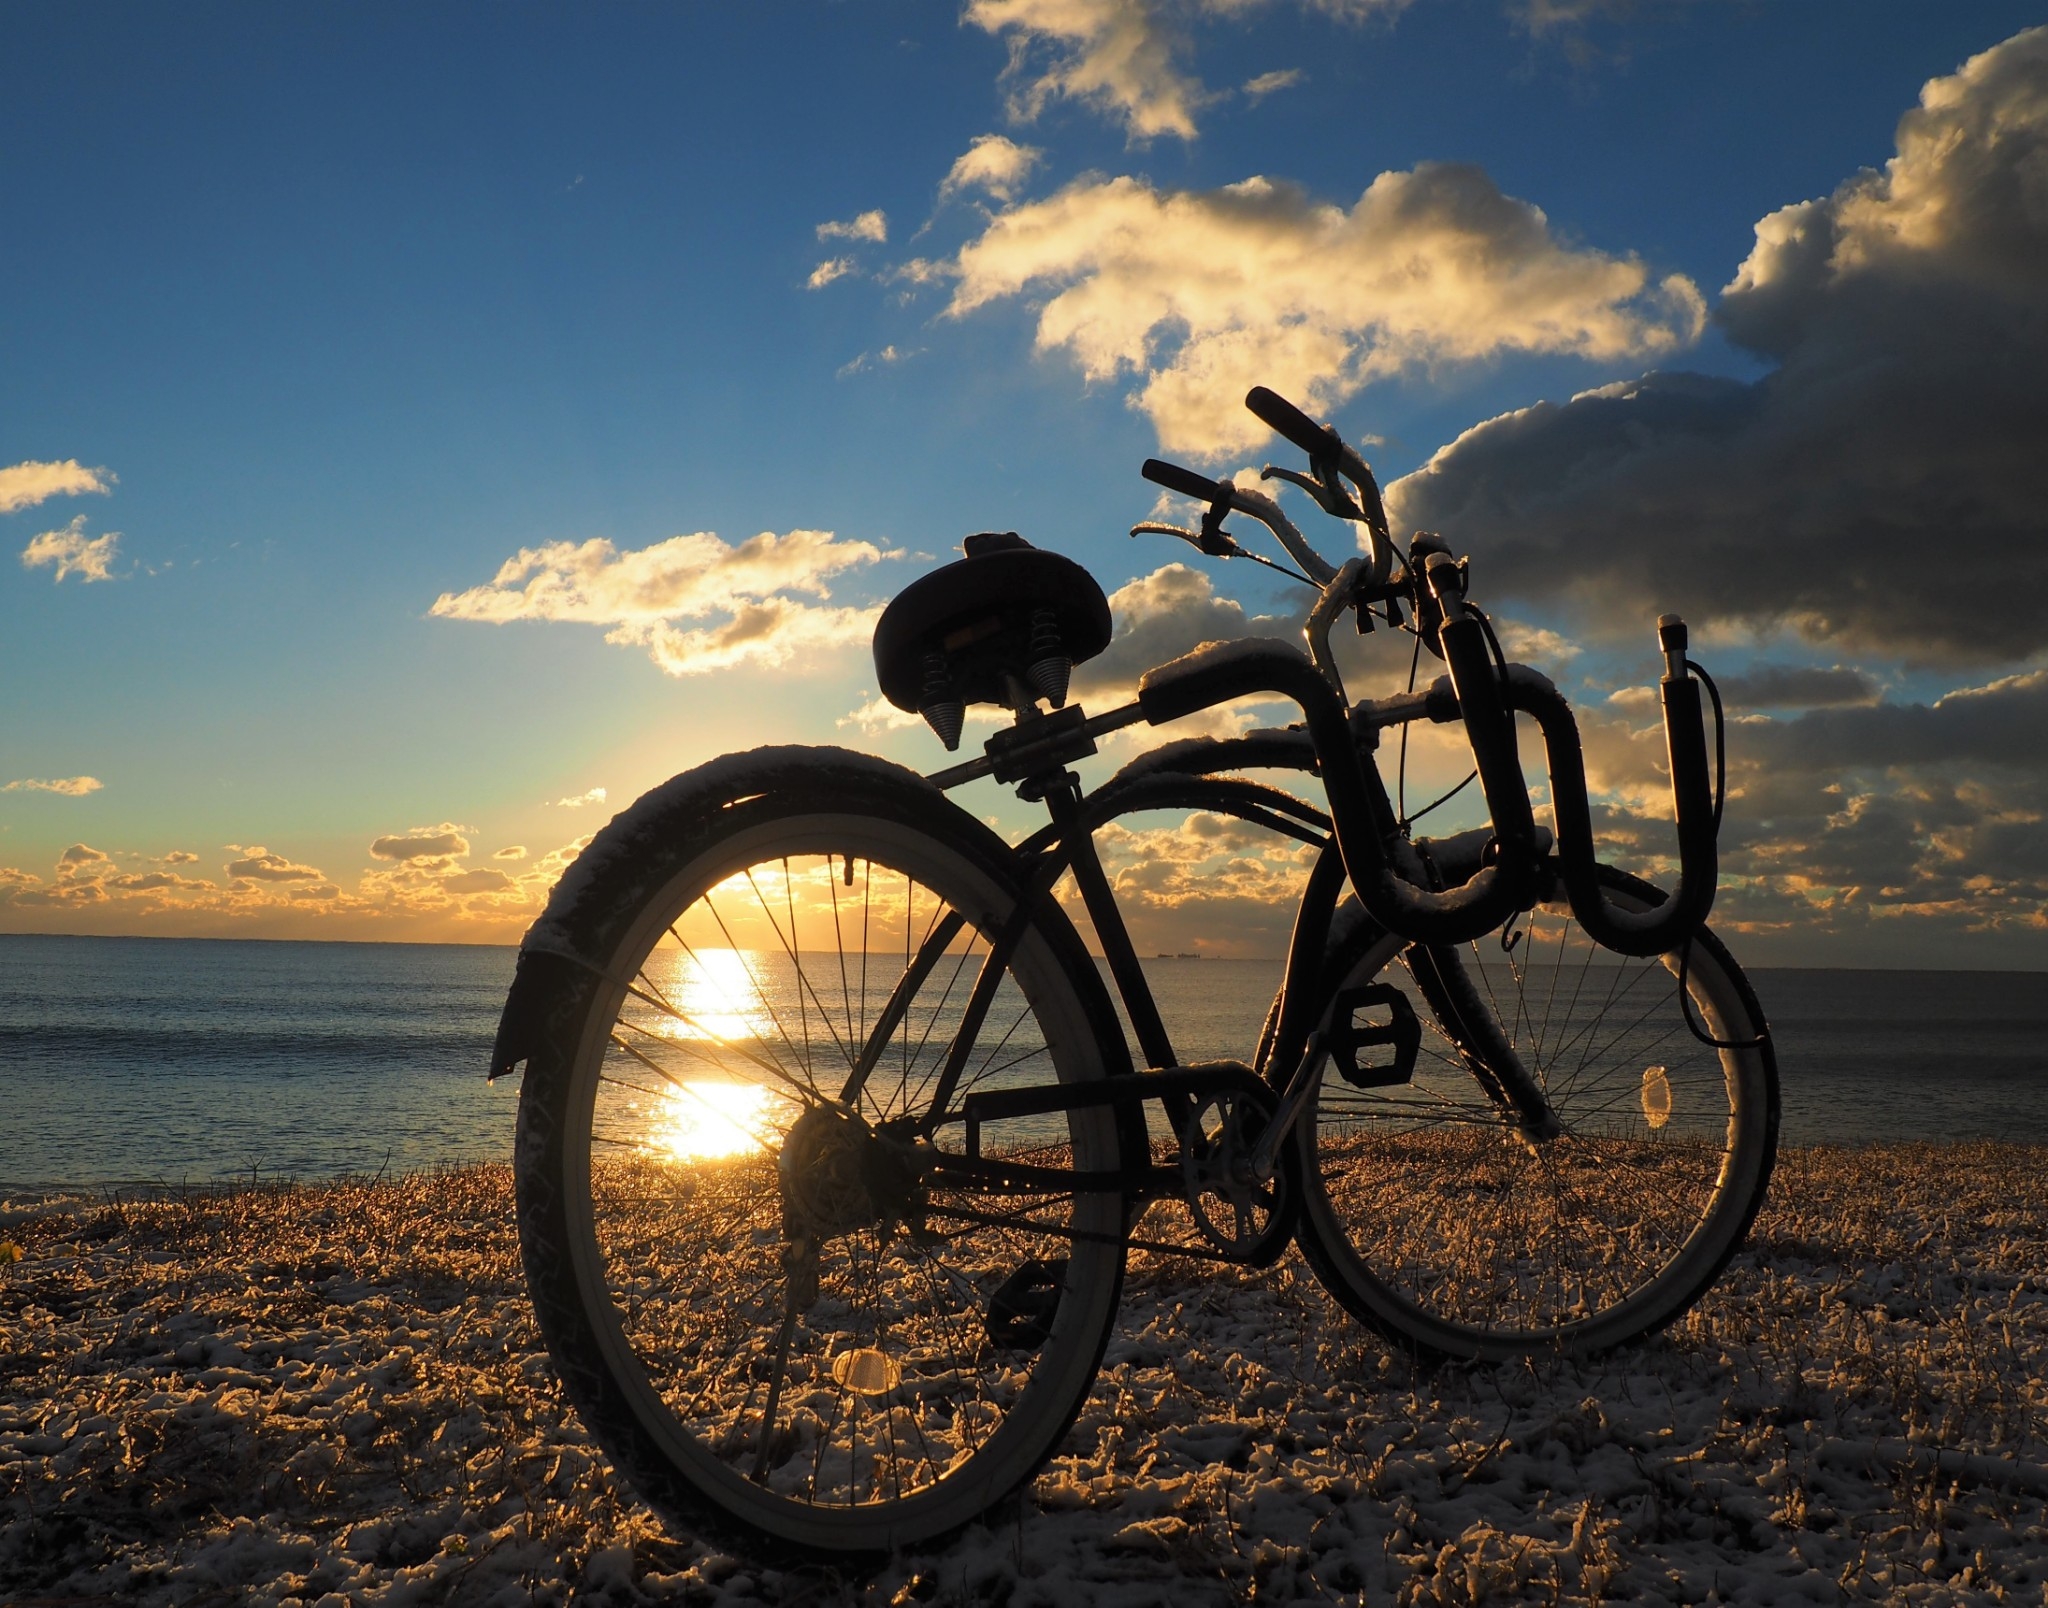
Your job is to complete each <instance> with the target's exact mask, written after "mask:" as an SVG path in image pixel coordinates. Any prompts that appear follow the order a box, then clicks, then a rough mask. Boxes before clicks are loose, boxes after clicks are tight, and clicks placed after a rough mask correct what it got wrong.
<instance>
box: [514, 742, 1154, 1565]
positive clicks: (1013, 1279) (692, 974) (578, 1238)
mask: <svg viewBox="0 0 2048 1608" xmlns="http://www.w3.org/2000/svg"><path fill="white" fill-rule="evenodd" d="M719 765H720V766H721V767H723V768H724V770H723V772H721V773H720V774H719V775H718V777H717V778H716V780H717V783H718V785H717V787H716V789H715V796H713V797H710V798H708V799H707V798H706V797H705V796H704V790H703V789H702V788H701V787H700V788H692V787H690V786H688V785H685V784H687V783H688V782H689V781H690V778H687V777H686V778H679V779H678V782H677V783H675V784H671V786H670V788H669V789H664V790H662V791H661V792H659V793H657V794H652V795H649V797H648V798H647V799H645V800H643V801H642V802H641V804H640V805H638V806H635V808H634V810H633V811H631V812H629V813H628V814H627V815H625V816H622V817H621V818H620V819H619V821H617V822H614V823H613V826H612V827H611V828H608V829H607V831H606V833H605V834H602V835H601V836H600V838H599V839H598V840H597V842H595V843H593V845H592V846H591V848H590V849H589V850H587V851H586V855H585V860H584V861H583V862H579V869H578V871H576V872H573V873H572V878H571V879H565V887H569V888H570V891H569V892H568V893H567V894H565V895H564V896H563V897H564V900H565V902H566V904H567V906H568V908H566V909H565V910H564V911H562V912H559V913H558V912H556V911H554V910H553V909H552V908H551V911H550V914H549V916H548V917H546V918H543V921H542V922H541V923H540V924H539V925H538V926H537V928H536V935H537V936H536V935H530V936H529V940H528V943H529V948H532V947H534V946H535V945H536V944H545V945H547V946H549V947H550V949H551V950H552V951H553V952H556V953H562V952H565V951H566V952H568V953H572V954H575V955H577V956H578V957H579V959H580V962H581V964H580V965H577V966H574V967H572V968H570V970H571V972H572V975H573V978H574V980H573V982H572V983H570V984H569V985H567V986H566V988H565V991H564V992H563V993H562V994H561V995H560V997H558V998H556V999H554V1000H553V1001H552V1002H550V1003H549V1004H548V1006H547V1007H546V1008H545V1009H544V1010H543V1011H541V1012H540V1019H541V1020H542V1021H543V1022H544V1026H543V1028H542V1029H541V1031H540V1032H539V1033H538V1035H537V1037H536V1040H535V1043H534V1047H533V1050H532V1053H531V1055H530V1057H529V1061H528V1070H527V1073H526V1079H525V1083H524V1085H523V1087H522V1089H521V1094H520V1112H519V1124H520V1129H519V1141H518V1159H517V1168H516V1172H517V1184H518V1198H519V1222H520V1237H521V1245H522V1249H523V1252H524V1256H525V1262H526V1269H527V1277H528V1282H529V1284H530V1286H531V1288H532V1291H533V1296H534V1301H535V1306H536V1309H537V1311H538V1314H539V1317H540V1321H541V1327H542V1330H543V1332H544V1334H545V1335H546V1338H547V1342H548V1346H549V1349H550V1352H551V1353H552V1355H553V1358H554V1360H555V1364H556V1367H557V1370H558V1372H559V1373H560V1375H561V1378H562V1381H563V1383H564V1385H565V1387H566V1388H567V1391H568V1393H569V1395H570V1397H571V1399H572V1401H573V1402H574V1403H575V1406H576V1408H577V1410H578V1412H579V1414H580V1415H581V1416H582V1418H583V1421H584V1423H585V1424H586V1426H587V1427H588V1428H589V1429H590V1430H591V1432H592V1433H593V1434H594V1435H595V1436H596V1437H597V1438H598V1440H599V1441H600V1442H602V1444H603V1445H604V1447H605V1448H606V1450H607V1451H608V1452H609V1453H610V1454H611V1456H612V1458H613V1460H614V1462H615V1463H616V1464H617V1465H618V1466H619V1467H620V1468H621V1470H622V1471H623V1472H624V1473H626V1474H627V1476H628V1477H629V1478H630V1479H631V1480H632V1482H633V1483H634V1485H635V1486H636V1487H637V1488H638V1489H639V1491H640V1492H641V1494H642V1495H643V1496H645V1497H646V1498H647V1499H648V1500H649V1501H650V1502H651V1503H652V1504H653V1505H654V1506H655V1507H656V1508H658V1509H659V1510H661V1511H662V1512H663V1513H664V1514H665V1515H667V1516H668V1517H669V1518H671V1519H672V1520H673V1521H676V1522H678V1523H679V1524H681V1525H684V1526H687V1527H688V1528H690V1529H692V1530H696V1531H699V1532H704V1531H709V1532H710V1533H712V1534H716V1535H723V1536H728V1537H733V1538H735V1539H739V1540H742V1541H745V1542H747V1543H749V1544H758V1543H759V1542H761V1541H762V1540H764V1539H765V1540H768V1541H771V1542H779V1543H784V1544H788V1545H793V1546H795V1547H797V1548H801V1549H806V1550H809V1551H813V1552H825V1553H846V1552H865V1551H871V1550H878V1549H886V1548H889V1547H894V1546H900V1545H904V1544H907V1543H912V1542H917V1541H922V1540H928V1539H930V1538H932V1537H933V1536H937V1535H941V1534H944V1533H946V1532H947V1531H950V1530H952V1529H955V1528H957V1527H958V1526H960V1525H962V1524H964V1523H966V1522H968V1521H969V1520H971V1519H973V1518H974V1517H976V1516H977V1515H978V1514H980V1513H981V1512H983V1511H984V1510H985V1509H986V1508H987V1507H989V1506H990V1505H991V1504H992V1503H994V1502H996V1501H999V1500H1000V1499H1002V1498H1003V1497H1004V1496H1006V1495H1008V1494H1009V1493H1010V1492H1012V1491H1014V1490H1015V1489H1016V1488H1017V1487H1018V1486H1019V1485H1021V1484H1022V1483H1023V1482H1024V1481H1025V1480H1027V1479H1029V1478H1030V1477H1031V1475H1032V1474H1033V1473H1034V1472H1035V1471H1036V1470H1037V1469H1038V1467H1039V1466H1040V1464H1041V1463H1042V1462H1043V1460H1044V1459H1045V1458H1046V1457H1047V1456H1048V1455H1049V1454H1050V1452H1051V1451H1052V1449H1053V1448H1054V1447H1055V1446H1056V1445H1057V1444H1058V1442H1059V1440H1060V1438H1061V1437H1062V1436H1063V1434H1064V1433H1065V1431H1066V1429H1067V1427H1068V1425H1069V1424H1071V1423H1072V1421H1073V1418H1074V1415H1075V1413H1076V1412H1077V1411H1078V1410H1079V1407H1080V1404H1081V1402H1082V1400H1083V1399H1084V1397H1085V1396H1086V1394H1087V1391H1088V1389H1089V1386H1090V1383H1091V1382H1092V1380H1093V1378H1094V1375H1095V1369H1096V1366H1097V1363H1098V1362H1099V1360H1100V1358H1101V1354H1102V1348H1103V1345H1104V1343H1105V1342H1106V1340H1107V1338H1108V1334H1109V1330H1110V1327H1111V1325H1112V1324H1113V1322H1114V1321H1115V1315H1116V1307H1117V1299H1118V1294H1119V1290H1120V1287H1121V1282H1122V1277H1123V1254H1124V1252H1123V1243H1122V1232H1123V1202H1122V1198H1121V1196H1120V1195H1119V1194H1117V1193H1115V1192H1113V1191H1111V1192H1100V1191H1098V1192H1092V1193H1077V1192H1075V1191H1073V1190H1072V1189H1070V1188H1069V1189H1064V1190H1062V1189H1059V1188H1054V1187H1046V1188H1042V1189H1038V1190H1036V1191H1035V1192H1024V1193H1010V1194H1003V1195H996V1194H990V1193H984V1192H978V1191H976V1190H975V1189H973V1188H971V1187H963V1186H962V1185H960V1184H959V1183H958V1182H957V1181H956V1182H954V1183H948V1182H947V1181H946V1180H945V1177H944V1174H943V1172H940V1173H938V1174H935V1173H934V1171H933V1168H932V1167H931V1165H930V1163H931V1161H932V1159H933V1155H934V1152H947V1151H951V1152H957V1151H958V1150H959V1147H960V1143H961V1135H962V1130H961V1127H960V1126H959V1124H958V1123H957V1121H954V1122H948V1121H946V1120H944V1119H945V1118H946V1117H947V1116H948V1114H949V1113H950V1114H954V1115H957V1111H958V1105H959V1100H960V1098H961V1097H962V1096H964V1095H965V1094H967V1093H969V1092H972V1091H974V1090H976V1089H986V1088H999V1087H1009V1086H1017V1085H1021V1084H1036V1083H1046V1082H1051V1081H1053V1080H1055V1079H1057V1080H1059V1081H1063V1082H1073V1081H1080V1080H1087V1079H1093V1078H1098V1077H1100V1076H1102V1075H1103V1072H1104V1070H1105V1068H1104V1064H1103V1051H1102V1048H1101V1042H1102V1041H1101V1038H1100V1034H1099V1029H1100V1026H1101V1023H1100V1022H1099V1020H1098V1017H1097V1013H1098V1011H1099V1010H1100V1009H1102V1008H1106V1002H1102V1001H1098V1000H1097V999H1096V997H1095V996H1099V995H1100V994H1101V984H1100V982H1099V980H1098V979H1096V978H1095V976H1094V975H1093V972H1092V969H1089V970H1086V971H1085V972H1084V970H1083V969H1084V968H1088V966H1089V963H1088V961H1087V959H1086V955H1085V951H1083V950H1082V948H1081V946H1080V942H1079V939H1078V937H1077V936H1076V935H1075V934H1074V932H1073V929H1072V927H1071V926H1065V925H1063V923H1064V918H1061V917H1059V916H1058V914H1057V911H1056V910H1054V911H1050V912H1047V911H1045V910H1043V909H1041V910H1040V911H1039V912H1037V913H1036V914H1034V915H1033V916H1031V917H1030V918H1027V919H1025V920H1024V921H1023V924H1022V928H1023V930H1022V932H1021V935H1020V936H1019V938H1018V939H1017V942H1016V944H1015V948H1014V952H1013V953H1012V954H1011V955H1010V957H1009V959H1008V961H1007V963H1006V964H1000V965H996V966H994V967H991V966H990V965H989V956H990V949H991V940H992V939H994V938H996V936H997V934H998V933H999V932H1001V931H1002V929H1003V928H1004V927H1005V925H1006V923H1009V919H1010V917H1011V915H1012V912H1013V911H1015V910H1016V908H1017V906H1018V903H1019V901H1020V899H1021V898H1023V897H1024V894H1023V890H1022V889H1021V888H1020V887H1019V886H1018V884H1017V882H1016V879H1015V874H1014V871H1013V869H1012V863H1011V858H1010V855H1009V851H1008V850H1007V848H1006V847H1005V846H1004V845H1003V844H1002V843H1001V841H1000V840H999V839H997V838H996V837H995V836H994V835H993V834H992V833H989V832H988V831H987V830H986V829H985V828H983V827H982V826H980V825H979V824H978V823H976V822H975V821H974V820H973V819H972V818H971V817H968V816H966V815H964V814H962V813H961V812H960V811H959V810H958V809H957V808H955V807H954V806H953V805H951V804H949V803H947V802H946V801H945V800H944V799H943V797H941V796H940V795H939V794H938V793H936V792H935V791H934V790H933V789H931V788H930V787H928V786H927V785H926V784H924V783H923V782H921V781H919V780H918V779H917V778H916V777H914V776H912V775H910V774H909V773H907V772H896V771H895V770H894V768H893V767H884V766H882V765H881V764H880V763H879V762H875V761H867V762H865V763H861V762H857V761H856V760H855V758H854V756H842V757H840V758H838V759H834V760H829V761H828V760H824V759H820V758H819V757H816V756H815V755H813V754H806V753H804V752H802V751H798V752H797V753H796V755H795V757H794V758H792V757H791V751H788V750H784V751H779V752H778V753H775V754H773V755H771V756H770V758H768V759H764V760H763V761H761V762H760V763H758V764H757V765H755V766H753V767H752V768H749V767H748V766H746V765H745V763H744V762H743V761H742V762H738V763H736V762H734V761H721V762H719ZM664 795H668V796H667V797H665V796H664ZM750 795H751V796H750ZM571 881H573V883H574V884H575V885H574V886H573V887H570V882H571ZM984 972H986V973H987V976H986V977H984ZM978 980H980V981H981V982H982V984H983V987H984V989H985V990H986V1013H985V1015H984V1016H983V1017H982V1019H981V1021H980V1023H979V1026H978V1029H977V1028H976V1026H975V1025H974V1024H973V1022H972V1021H971V1013H970V1012H969V1011H968V1009H967V1002H968V1001H969V1000H970V999H971V998H974V997H975V996H976V987H977V981H978ZM1091 987H1092V989H1093V990H1094V995H1091V994H1090V993H1089V989H1090V988H1091ZM1115 1042H1117V1043H1118V1044H1119V1045H1120V1042H1121V1041H1120V1040H1117V1041H1115ZM956 1052H957V1056H956ZM956 1058H957V1067H956V1068H955V1070H956V1072H957V1081H956V1082H955V1085H954V1089H953V1093H952V1094H951V1096H950V1098H949V1099H947V1101H946V1102H945V1109H944V1110H941V1109H940V1108H939V1098H938V1095H939V1091H940V1089H941V1088H942V1086H943V1083H944V1082H945V1079H944V1078H943V1077H942V1069H944V1068H946V1067H947V1066H948V1065H949V1062H952V1061H954V1060H955V1059H956ZM1042 1122H1043V1132H1037V1133H1032V1134H1026V1135H1025V1136H1024V1137H1023V1140H1022V1141H1021V1142H1020V1145H1021V1148H1019V1150H1018V1151H1017V1152H1016V1153H1017V1155H1018V1158H1019V1159H1022V1160H1026V1161H1032V1162H1036V1163H1038V1164H1040V1165H1044V1166H1059V1167H1065V1166H1067V1165H1068V1164H1069V1163H1071V1164H1072V1166H1074V1167H1078V1168H1083V1169H1089V1170H1096V1171H1100V1172H1113V1171H1114V1170H1115V1169H1116V1167H1117V1166H1118V1160H1119V1141H1118V1135H1117V1125H1116V1120H1115V1118H1114V1117H1113V1115H1112V1114H1111V1113H1110V1112H1109V1111H1108V1110H1106V1109H1103V1108H1096V1109H1093V1110H1087V1111H1077V1112H1071V1113H1067V1114H1064V1115H1055V1116H1052V1117H1049V1118H1045V1119H1042Z"/></svg>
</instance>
